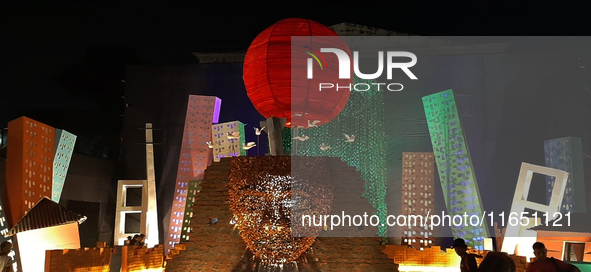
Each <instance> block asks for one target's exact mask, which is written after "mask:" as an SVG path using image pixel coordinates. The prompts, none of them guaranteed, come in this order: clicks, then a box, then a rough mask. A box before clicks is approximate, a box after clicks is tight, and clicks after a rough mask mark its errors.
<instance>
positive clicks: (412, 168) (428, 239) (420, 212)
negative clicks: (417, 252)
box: [402, 152, 435, 249]
mask: <svg viewBox="0 0 591 272" xmlns="http://www.w3.org/2000/svg"><path fill="white" fill-rule="evenodd" d="M434 178H435V159H434V156H433V153H430V152H403V153H402V214H403V215H404V216H405V217H406V218H407V219H408V218H409V216H412V215H415V216H420V217H418V218H425V217H428V215H429V214H433V212H434V211H435V190H434V187H435V184H434ZM412 218H417V217H412ZM423 220H424V219H423ZM409 221H411V222H407V224H408V225H407V226H405V227H404V232H403V234H402V239H403V240H402V241H403V242H404V243H405V244H407V245H409V246H411V247H414V248H417V249H419V248H426V247H431V246H432V245H433V231H432V230H431V229H430V227H429V226H427V225H422V224H421V223H420V222H421V219H417V221H416V223H417V225H414V224H415V220H414V219H411V220H409ZM423 222H425V221H423Z"/></svg>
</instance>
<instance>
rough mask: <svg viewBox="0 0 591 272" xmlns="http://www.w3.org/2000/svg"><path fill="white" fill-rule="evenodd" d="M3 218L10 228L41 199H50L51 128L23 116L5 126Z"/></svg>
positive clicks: (51, 165)
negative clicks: (5, 154)
mask: <svg viewBox="0 0 591 272" xmlns="http://www.w3.org/2000/svg"><path fill="white" fill-rule="evenodd" d="M8 139H9V140H8V150H7V159H6V194H5V205H6V217H7V220H8V225H9V226H10V227H12V226H14V224H16V222H18V221H19V220H20V219H21V218H22V217H23V216H24V215H25V213H26V212H27V211H28V210H29V209H30V208H32V207H33V205H35V203H37V202H39V200H40V199H42V198H43V197H48V198H50V199H51V192H52V180H53V157H54V153H55V144H54V141H55V129H54V128H53V127H50V126H48V125H46V124H43V123H40V122H37V121H35V120H32V119H30V118H27V117H20V118H18V119H15V120H12V121H10V122H9V123H8Z"/></svg>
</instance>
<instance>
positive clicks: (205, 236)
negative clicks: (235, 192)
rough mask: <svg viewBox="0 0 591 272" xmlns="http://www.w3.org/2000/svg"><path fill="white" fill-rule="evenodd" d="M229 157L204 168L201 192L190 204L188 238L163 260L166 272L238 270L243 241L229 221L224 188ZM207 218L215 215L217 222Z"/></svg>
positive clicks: (226, 180) (230, 216)
mask: <svg viewBox="0 0 591 272" xmlns="http://www.w3.org/2000/svg"><path fill="white" fill-rule="evenodd" d="M231 159H232V158H222V159H221V161H220V162H214V163H213V164H212V165H210V166H209V167H208V168H207V169H206V170H205V173H204V178H203V180H202V181H201V192H200V193H198V194H197V195H196V201H195V205H193V214H194V217H193V219H192V220H191V223H190V225H189V226H190V227H191V228H192V231H191V233H190V234H189V237H190V238H189V241H186V242H183V243H181V244H179V245H177V247H179V246H180V247H181V248H183V249H184V250H180V251H178V252H176V253H177V254H176V255H175V256H173V257H172V259H171V260H169V261H168V262H167V265H166V271H167V272H169V271H173V272H174V271H178V272H188V271H241V269H240V267H241V266H242V263H241V261H240V260H241V257H242V255H243V254H244V251H245V249H246V243H244V241H243V240H242V237H240V234H239V233H238V231H237V230H234V225H231V224H230V221H231V219H232V213H231V212H230V207H229V205H228V198H229V196H228V188H227V187H226V184H227V183H228V177H229V174H230V162H231ZM211 218H217V219H218V222H217V223H215V224H211V223H210V222H211Z"/></svg>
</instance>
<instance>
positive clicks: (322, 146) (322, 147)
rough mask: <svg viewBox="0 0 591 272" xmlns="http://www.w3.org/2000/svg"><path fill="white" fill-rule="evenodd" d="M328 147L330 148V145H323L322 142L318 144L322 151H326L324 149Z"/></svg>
mask: <svg viewBox="0 0 591 272" xmlns="http://www.w3.org/2000/svg"><path fill="white" fill-rule="evenodd" d="M329 149H332V147H330V146H328V145H325V144H324V143H322V144H321V145H320V150H322V151H326V150H329Z"/></svg>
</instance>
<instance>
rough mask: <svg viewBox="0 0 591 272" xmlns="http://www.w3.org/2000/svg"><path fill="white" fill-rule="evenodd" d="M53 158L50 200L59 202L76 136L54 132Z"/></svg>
mask: <svg viewBox="0 0 591 272" xmlns="http://www.w3.org/2000/svg"><path fill="white" fill-rule="evenodd" d="M55 139H56V141H55V143H56V146H55V156H54V158H53V186H52V190H51V199H52V200H53V201H55V202H57V203H59V202H60V197H61V195H62V189H63V188H64V182H65V181H66V175H67V173H68V167H69V166H70V160H71V159H72V152H73V151H74V145H75V144H76V135H74V134H72V133H70V132H67V131H65V130H61V129H56V130H55Z"/></svg>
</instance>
